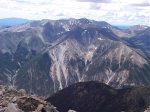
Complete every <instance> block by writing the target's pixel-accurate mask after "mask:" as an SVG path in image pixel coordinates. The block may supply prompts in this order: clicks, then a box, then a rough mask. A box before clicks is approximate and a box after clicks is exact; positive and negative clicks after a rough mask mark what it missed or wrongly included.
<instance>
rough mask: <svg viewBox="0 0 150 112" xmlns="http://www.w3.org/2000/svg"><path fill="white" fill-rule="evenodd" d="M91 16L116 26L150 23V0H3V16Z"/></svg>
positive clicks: (0, 0)
mask: <svg viewBox="0 0 150 112" xmlns="http://www.w3.org/2000/svg"><path fill="white" fill-rule="evenodd" d="M10 17H17V18H25V19H31V20H41V19H52V20H56V19H64V18H77V19H78V18H88V19H93V20H97V21H107V22H109V23H111V24H117V25H135V24H142V25H150V0H0V18H10Z"/></svg>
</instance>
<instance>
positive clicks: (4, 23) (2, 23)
mask: <svg viewBox="0 0 150 112" xmlns="http://www.w3.org/2000/svg"><path fill="white" fill-rule="evenodd" d="M29 21H31V20H28V19H23V18H4V19H0V27H10V26H16V25H20V24H23V23H27V22H29Z"/></svg>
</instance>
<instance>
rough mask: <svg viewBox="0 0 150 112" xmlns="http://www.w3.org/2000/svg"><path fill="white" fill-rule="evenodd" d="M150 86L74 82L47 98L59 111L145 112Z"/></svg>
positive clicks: (149, 98)
mask: <svg viewBox="0 0 150 112" xmlns="http://www.w3.org/2000/svg"><path fill="white" fill-rule="evenodd" d="M149 94H150V88H149V87H132V88H125V89H113V88H111V87H110V86H108V85H105V84H103V83H98V82H93V81H92V82H80V83H77V84H73V85H71V86H69V87H67V88H65V89H63V90H61V91H59V92H57V93H56V94H54V95H52V96H51V97H49V98H48V99H47V101H49V102H51V103H52V104H53V105H55V106H56V107H57V109H58V111H61V112H67V111H68V110H69V109H72V110H75V111H77V112H145V111H144V110H146V109H148V107H149V105H150V96H149Z"/></svg>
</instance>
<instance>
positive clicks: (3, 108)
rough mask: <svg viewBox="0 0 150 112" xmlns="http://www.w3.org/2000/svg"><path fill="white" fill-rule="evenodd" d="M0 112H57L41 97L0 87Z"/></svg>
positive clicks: (7, 87)
mask: <svg viewBox="0 0 150 112" xmlns="http://www.w3.org/2000/svg"><path fill="white" fill-rule="evenodd" d="M0 112H58V111H57V110H56V107H54V106H53V105H51V104H50V103H47V102H46V101H44V99H43V98H42V97H38V96H29V95H27V94H26V92H25V90H23V89H21V90H19V91H18V90H16V89H14V88H13V87H9V86H0Z"/></svg>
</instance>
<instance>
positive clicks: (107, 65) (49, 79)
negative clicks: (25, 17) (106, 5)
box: [0, 18, 150, 96]
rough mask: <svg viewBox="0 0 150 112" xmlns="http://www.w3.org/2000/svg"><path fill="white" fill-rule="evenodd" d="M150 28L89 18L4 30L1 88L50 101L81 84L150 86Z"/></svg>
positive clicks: (1, 32)
mask: <svg viewBox="0 0 150 112" xmlns="http://www.w3.org/2000/svg"><path fill="white" fill-rule="evenodd" d="M149 32H150V28H149V27H148V26H143V25H136V26H132V27H129V28H128V29H120V28H117V27H115V26H113V25H110V24H109V23H107V22H105V21H94V20H88V19H86V18H81V19H73V18H72V19H61V20H46V19H45V20H41V21H31V22H27V23H24V24H21V25H17V26H12V27H4V28H0V40H1V41H0V60H1V61H0V84H4V85H12V86H14V87H16V88H18V89H22V88H23V89H25V90H26V91H27V92H28V93H29V94H38V95H42V96H48V95H50V94H53V93H54V92H57V91H58V90H61V89H63V88H65V87H68V86H69V85H71V84H74V83H77V82H87V81H99V82H102V83H105V84H107V85H111V86H113V87H115V88H123V87H128V86H143V85H145V86H148V85H150V73H149V71H150V62H149V59H150V51H149V50H150V48H149V42H150V41H149V36H150V33H149Z"/></svg>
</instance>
